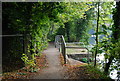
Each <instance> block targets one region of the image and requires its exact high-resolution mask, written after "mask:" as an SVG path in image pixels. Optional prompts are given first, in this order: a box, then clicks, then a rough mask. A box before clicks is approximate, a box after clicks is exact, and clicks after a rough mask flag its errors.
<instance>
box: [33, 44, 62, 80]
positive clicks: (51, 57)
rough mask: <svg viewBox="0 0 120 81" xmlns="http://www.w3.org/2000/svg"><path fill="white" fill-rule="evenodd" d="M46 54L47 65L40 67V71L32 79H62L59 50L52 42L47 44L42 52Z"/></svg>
mask: <svg viewBox="0 0 120 81" xmlns="http://www.w3.org/2000/svg"><path fill="white" fill-rule="evenodd" d="M43 53H44V54H46V60H47V62H48V67H46V68H44V69H42V70H41V71H40V73H39V74H38V75H36V76H34V77H32V79H64V71H63V67H62V65H61V63H60V58H59V55H60V52H59V50H58V49H57V48H55V47H54V45H53V44H49V46H48V48H47V49H46V50H44V52H43Z"/></svg>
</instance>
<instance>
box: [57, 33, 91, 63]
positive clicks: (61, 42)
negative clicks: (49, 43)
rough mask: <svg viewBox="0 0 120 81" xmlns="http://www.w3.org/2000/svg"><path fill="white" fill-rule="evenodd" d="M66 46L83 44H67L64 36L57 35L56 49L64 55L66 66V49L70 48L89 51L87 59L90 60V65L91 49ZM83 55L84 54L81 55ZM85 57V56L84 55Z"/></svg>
mask: <svg viewBox="0 0 120 81" xmlns="http://www.w3.org/2000/svg"><path fill="white" fill-rule="evenodd" d="M66 44H83V43H81V42H73V43H66V42H65V39H64V37H63V35H57V36H56V37H55V47H56V48H58V49H59V51H60V52H61V53H62V55H63V57H64V64H66V56H67V54H66V49H67V48H70V49H86V50H87V59H88V63H89V57H90V55H89V49H88V48H86V47H80V46H77V47H75V46H67V45H66ZM81 55H83V54H81ZM84 56H85V55H84Z"/></svg>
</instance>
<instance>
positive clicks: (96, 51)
mask: <svg viewBox="0 0 120 81" xmlns="http://www.w3.org/2000/svg"><path fill="white" fill-rule="evenodd" d="M99 4H100V3H99V2H98V14H97V28H96V39H95V40H96V50H95V61H94V67H95V66H96V56H97V53H98V27H99V16H100V14H99Z"/></svg>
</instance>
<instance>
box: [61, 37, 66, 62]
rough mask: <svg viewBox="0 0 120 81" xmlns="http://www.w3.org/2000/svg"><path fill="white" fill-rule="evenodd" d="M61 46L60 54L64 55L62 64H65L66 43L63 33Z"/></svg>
mask: <svg viewBox="0 0 120 81" xmlns="http://www.w3.org/2000/svg"><path fill="white" fill-rule="evenodd" d="M61 48H62V54H63V57H64V64H66V43H65V40H64V37H63V35H61Z"/></svg>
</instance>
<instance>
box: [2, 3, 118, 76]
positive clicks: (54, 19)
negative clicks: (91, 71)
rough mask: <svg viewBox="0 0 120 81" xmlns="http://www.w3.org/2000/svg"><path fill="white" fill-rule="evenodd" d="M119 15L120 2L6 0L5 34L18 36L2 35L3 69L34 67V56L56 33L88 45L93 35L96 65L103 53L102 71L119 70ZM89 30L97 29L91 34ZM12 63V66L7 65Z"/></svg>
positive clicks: (71, 40) (4, 10)
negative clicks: (25, 0) (15, 0)
mask: <svg viewBox="0 0 120 81" xmlns="http://www.w3.org/2000/svg"><path fill="white" fill-rule="evenodd" d="M119 14H120V2H80V3H78V2H24V3H23V2H11V3H9V2H4V3H2V17H3V18H2V33H3V35H15V36H6V37H4V36H3V38H2V39H3V54H2V62H3V72H9V71H13V69H12V68H13V67H14V66H19V68H22V67H23V66H25V65H31V66H35V64H36V63H35V56H40V55H41V52H42V51H43V50H44V49H45V48H46V47H47V46H48V42H54V39H55V36H56V35H63V36H64V37H65V40H66V41H67V42H83V43H84V44H85V45H90V43H89V38H90V37H91V36H94V37H95V40H94V41H95V44H94V45H93V48H92V50H91V51H92V52H93V56H94V58H95V60H94V67H96V66H97V64H96V56H97V54H102V53H104V56H105V61H106V62H105V63H104V68H103V72H104V73H106V74H108V73H109V71H110V70H113V69H117V70H120V67H119V62H120V15H119ZM90 30H93V31H94V32H92V34H90V33H89V31H90ZM100 36H103V37H102V38H100ZM8 62H9V64H8ZM113 62H115V63H117V64H116V65H114V64H113ZM12 64H13V65H14V66H13V67H11V69H10V67H8V68H7V67H6V66H10V65H12ZM110 67H111V68H110ZM15 69H18V68H14V70H15Z"/></svg>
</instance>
